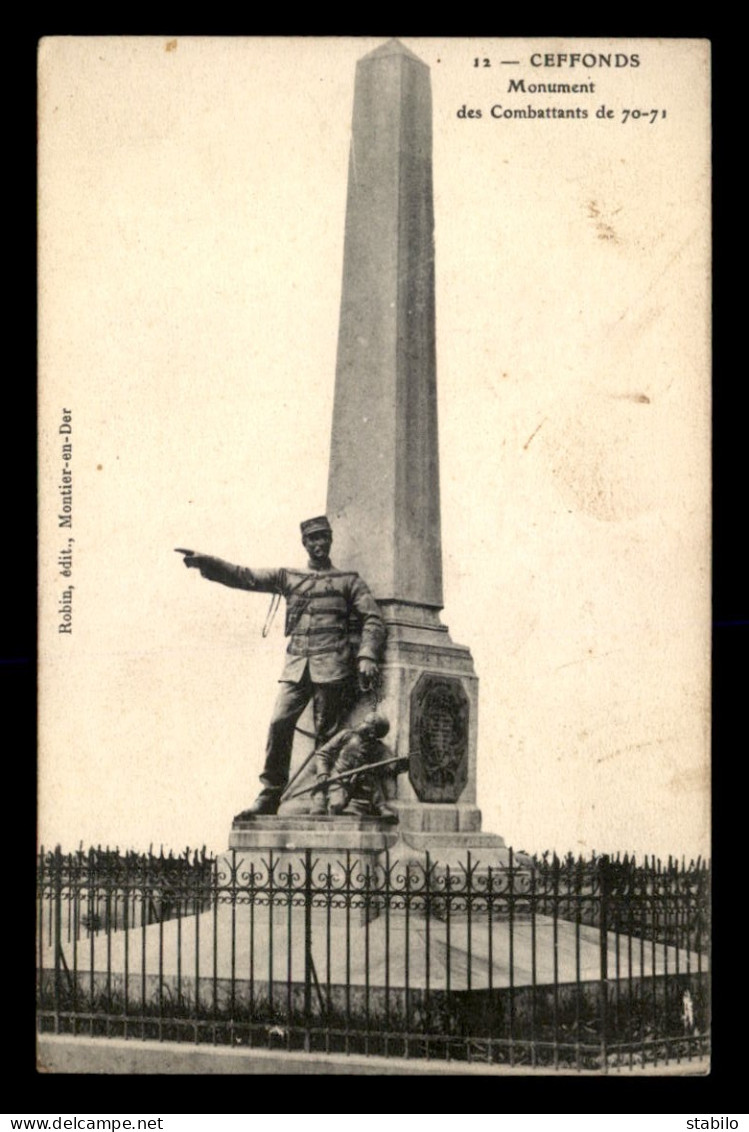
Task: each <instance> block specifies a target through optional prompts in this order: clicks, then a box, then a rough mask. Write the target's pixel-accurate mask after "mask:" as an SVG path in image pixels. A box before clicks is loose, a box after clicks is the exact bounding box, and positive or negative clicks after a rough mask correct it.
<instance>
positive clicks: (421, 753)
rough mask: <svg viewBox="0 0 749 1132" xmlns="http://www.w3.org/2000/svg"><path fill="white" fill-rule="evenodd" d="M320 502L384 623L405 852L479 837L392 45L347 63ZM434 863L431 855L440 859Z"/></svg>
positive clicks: (474, 709) (426, 83) (414, 146)
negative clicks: (338, 266) (333, 337)
mask: <svg viewBox="0 0 749 1132" xmlns="http://www.w3.org/2000/svg"><path fill="white" fill-rule="evenodd" d="M348 177H349V179H348V198H347V207H346V232H345V243H344V261H343V290H342V298H341V318H340V330H339V339H338V359H337V367H336V386H335V405H334V411H333V431H332V441H331V458H330V474H329V480H328V501H327V512H328V515H329V517H330V520H331V523H332V525H333V530H334V539H335V542H334V555H335V561H336V562H340V563H344V564H345V567H346V568H347V569H348V568H351V569H354V570H358V571H359V572H360V573H361V574H362V577H364V578H366V580H367V583H368V584H369V586H370V587H371V589H372V591H373V593H374V595H375V597H376V598H377V599H378V601H379V603H380V606H381V609H382V611H383V615H384V618H385V620H386V623H387V627H388V643H387V650H386V655H385V663H384V689H383V691H384V700H383V705H382V706H383V710H384V711H385V712H386V714H387V715H388V717H389V718H390V721H391V734H390V736H389V741H390V742H392V744H393V745H394V746H395V747H396V748H397V751H398V754H401V755H405V754H408V755H409V757H410V770H409V773H408V775H405V774H404V775H401V777H400V778H399V784H398V799H397V802H396V808H397V810H398V813H399V818H400V826H401V832H402V834H403V837H404V838H405V840H406V842H407V845H408V846H409V847H411V848H413V849H414V850H420V849H422V850H423V849H426V848H432V849H434V848H438V847H442V848H445V847H447V846H454V847H455V848H456V849H461V848H463V849H464V848H471V847H477V848H478V847H484V848H485V849H498V848H501V847H502V846H503V844H504V843H503V841H502V840H501V838H498V837H496V836H494V835H491V834H482V833H480V832H479V831H480V829H481V813H480V811H479V810H478V808H477V806H476V745H477V715H478V679H477V677H476V673H475V671H474V666H473V660H472V658H471V654H470V652H469V650H468V649H467V648H466V647H464V646H462V645H457V644H455V643H454V642H453V641H452V640H451V639H450V636H449V633H448V631H447V628H446V627H445V626H444V625H443V624H442V623H441V621H440V617H439V613H440V610H441V609H442V606H443V598H442V539H441V529H440V491H439V453H438V447H439V446H438V434H437V371H436V349H435V307H434V206H433V191H432V105H431V87H430V78H429V68H428V67H427V65H426V64H425V63H423V62H422V61H421V60H420V59H419V58H417V56H416V55H414V54H413V53H412V52H411V51H409V50H408V49H407V48H406V47H404V46H403V45H402V44H401V43H399V42H398V41H397V40H395V39H392V40H390V41H389V42H388V43H385V44H384V45H383V46H382V47H379V48H377V49H376V50H375V51H372V52H371V53H370V54H369V55H366V56H365V57H364V58H363V59H360V60H359V62H358V64H357V71H356V88H355V93H354V113H353V125H352V131H351V152H350V158H349V174H348ZM443 857H444V854H443Z"/></svg>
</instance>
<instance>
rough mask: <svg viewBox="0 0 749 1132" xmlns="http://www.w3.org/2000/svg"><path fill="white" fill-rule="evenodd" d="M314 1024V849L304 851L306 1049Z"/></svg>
mask: <svg viewBox="0 0 749 1132" xmlns="http://www.w3.org/2000/svg"><path fill="white" fill-rule="evenodd" d="M311 1026H312V850H311V849H305V851H304V1027H305V1030H304V1049H305V1051H306V1052H307V1053H309V1051H310V1029H311Z"/></svg>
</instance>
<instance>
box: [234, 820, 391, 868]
mask: <svg viewBox="0 0 749 1132" xmlns="http://www.w3.org/2000/svg"><path fill="white" fill-rule="evenodd" d="M397 840H398V819H397V818H396V817H381V818H367V817H358V816H357V815H355V814H336V815H335V816H329V815H324V816H319V817H318V816H316V815H313V814H295V813H289V814H283V813H281V814H274V815H269V816H261V815H258V816H257V817H253V818H248V819H247V820H245V821H235V822H234V823H233V825H232V828H231V833H230V834H229V849H230V850H236V851H237V856H240V855H241V856H243V857H244V858H245V860H246V861H247V863H248V864H249V863H250V862H253V861H255V862H257V863H260V861H261V860H266V861H267V860H268V859H269V855H270V854H271V853H272V854H273V859H274V861H275V862H278V865H279V869H280V871H285V870H286V868H288V867H289V866H291V867H292V868H293V869H298V867H299V861H300V858H303V857H304V853H305V850H307V849H310V850H311V851H312V853H313V856H314V859H315V861H316V862H317V864H316V871H324V870H325V869H326V868H327V866H328V865H329V864H330V865H331V866H332V868H333V871H334V872H338V871H339V869H340V866H341V865H344V866H345V864H346V861H347V859H348V860H350V861H351V862H352V863H353V862H354V861H355V860H358V861H359V863H360V866H362V867H364V866H366V865H367V863H369V864H371V865H372V867H374V866H375V865H376V864H377V862H378V860H379V859H380V855H381V854H383V853H385V852H386V851H387V850H388V849H391V848H392V847H393V845H395V843H396V841H397Z"/></svg>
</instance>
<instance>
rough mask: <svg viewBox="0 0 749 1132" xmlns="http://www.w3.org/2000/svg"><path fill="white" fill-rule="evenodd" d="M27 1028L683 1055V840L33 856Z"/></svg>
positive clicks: (524, 1054)
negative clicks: (663, 846)
mask: <svg viewBox="0 0 749 1132" xmlns="http://www.w3.org/2000/svg"><path fill="white" fill-rule="evenodd" d="M37 879H38V892H37V920H38V925H37V926H38V943H37V947H38V1000H39V1001H38V1007H39V1010H38V1017H39V1028H40V1030H41V1031H43V1032H45V1031H47V1032H49V1031H51V1032H56V1033H71V1034H80V1033H86V1034H90V1035H101V1036H124V1037H129V1038H155V1039H158V1040H162V1041H163V1040H177V1041H191V1042H210V1043H214V1044H217V1045H232V1046H246V1047H257V1046H262V1047H265V1048H271V1049H274V1048H277V1049H285V1050H322V1051H327V1052H344V1053H362V1054H365V1055H367V1054H369V1055H374V1054H378V1055H385V1056H399V1057H406V1058H412V1057H419V1058H442V1059H454V1060H461V1061H483V1062H487V1063H494V1064H497V1063H506V1064H509V1065H515V1066H517V1065H528V1066H532V1067H534V1066H544V1067H552V1068H566V1067H574V1068H577V1069H588V1070H589V1069H597V1070H600V1071H604V1072H605V1071H607V1070H609V1069H611V1068H623V1067H629V1068H632V1067H635V1066H638V1065H646V1064H647V1065H655V1066H657V1065H659V1064H663V1063H667V1062H672V1061H685V1060H687V1061H688V1060H692V1059H694V1058H701V1057H704V1056H705V1055H706V1054H707V1051H708V1042H709V981H708V971H709V938H710V935H709V891H710V871H709V867H708V865H707V864H706V863H704V862H702V861H701V860H698V861H696V862H694V861H693V862H690V863H689V865H687V864H685V862H684V861H682V862H681V863H677V862H675V861H672V860H669V862H668V863H667V864H665V865H664V864H662V863H661V862H659V861H654V860H650V861H648V860H646V861H645V862H644V863H641V864H638V863H637V862H636V861H635V860H634V859H633V858H629V857H623V858H622V857H617V858H611V857H608V856H593V857H592V858H590V859H587V860H583V859H581V858H573V857H572V856H569V857H567V858H564V859H560V858H559V857H557V856H556V855H548V854H547V855H544V856H543V857H541V858H534V859H533V860H532V861H530V859H529V858H526V857H522V858H519V857H514V856H513V854H512V853H510V855H509V860H508V861H507V863H506V864H503V865H497V866H490V865H487V864H486V863H485V862H482V861H479V860H476V859H474V858H472V857H471V855H470V854H468V855H467V856H466V860H465V862H464V863H462V864H460V865H458V866H454V865H453V866H452V867H451V866H449V865H445V866H442V865H440V863H439V862H434V861H432V860H430V858H429V857H428V856H427V857H426V858H425V859H424V860H422V861H414V862H407V863H406V862H399V861H394V860H391V859H390V858H389V857H388V856H387V855H383V857H382V858H379V859H378V860H377V861H376V862H375V863H371V862H370V863H363V862H362V860H361V859H360V858H358V857H356V856H355V855H354V854H347V855H345V856H342V857H340V858H338V857H335V858H332V857H320V856H318V854H316V853H315V852H314V851H312V850H306V851H300V853H299V855H298V857H296V858H294V857H291V856H290V855H289V853H286V854H284V855H283V856H274V855H273V854H272V853H268V854H267V855H264V856H263V857H262V859H260V860H253V859H251V856H250V854H249V853H247V852H240V851H233V852H231V853H228V854H226V855H223V856H220V857H218V858H213V859H211V858H208V857H206V856H205V854H203V857H202V858H199V857H198V856H197V855H192V856H191V855H190V854H189V853H188V854H185V855H183V856H182V857H178V858H173V857H171V856H170V857H168V858H165V857H164V856H163V854H162V855H161V856H160V857H156V856H154V855H152V854H144V855H135V854H129V855H126V856H122V855H120V854H118V853H112V852H109V851H102V850H91V851H90V852H89V853H87V854H86V853H81V852H79V853H78V854H72V855H70V854H63V853H62V852H61V851H60V850H59V849H57V850H55V851H53V852H45V851H44V850H42V851H41V852H40V854H39V857H38V873H37Z"/></svg>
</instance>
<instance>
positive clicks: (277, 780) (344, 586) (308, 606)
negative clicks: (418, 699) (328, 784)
mask: <svg viewBox="0 0 749 1132" xmlns="http://www.w3.org/2000/svg"><path fill="white" fill-rule="evenodd" d="M301 530H302V543H303V545H304V547H305V549H306V551H307V554H308V556H309V561H308V565H307V569H306V570H291V569H285V568H281V569H278V570H255V569H249V568H248V567H246V566H233V565H232V564H231V563H230V562H224V561H223V560H222V559H221V558H213V557H211V556H210V555H207V554H198V553H195V552H193V551H185V550H182V551H181V553H183V554H184V555H185V566H188V567H193V568H195V569H197V570H200V573H201V574H202V575H203V577H204V578H208V579H209V580H210V581H212V582H221V583H222V584H223V585H225V586H233V587H235V588H236V589H242V590H255V591H258V592H260V593H271V594H278V595H280V596H281V597H285V598H286V628H285V632H286V636H287V637H288V638H289V644H288V648H287V651H286V664H285V666H284V670H283V672H282V674H281V677H280V684H281V687H280V689H279V692H278V697H277V699H276V705H275V708H274V709H273V716H272V718H271V722H270V729H269V731H268V740H267V743H266V748H265V765H264V767H263V772H262V774H261V775H260V781H261V783H262V787H263V788H262V790H261V791H260V794H259V795H258V797H257V799H256V800H255V802H254V803H253V804H252V805H251V806H250V807H249V809H247V810H244V811H243V812H242V813H241V814H237V818H236V819H235V820H238V819H240V820H241V819H242V818H243V817H246V816H252V815H254V814H275V813H276V812H277V810H278V807H279V805H280V801H281V795H282V794H283V791H284V788H285V786H286V784H287V782H288V780H289V763H290V761H291V748H292V744H293V741H294V730H295V728H296V724H297V722H298V720H299V717H300V716H301V714H302V712H303V711H304V709H305V707H306V706H307V704H308V703H309V702H310V700H312V705H313V714H314V730H315V744H316V746H317V747H318V748H319V747H321V746H322V745H323V744H324V743H325V742H326V741H327V740H328V739H330V738H331V737H332V736H333V735H334V734H335V733H336V732H337V731H338V730H339V728H340V726H341V722H342V718H343V716H344V714H345V712H346V710H347V709H348V707H349V706H351V705H350V703H349V702H348V701H349V693H350V688H351V683H352V677H353V676H355V675H358V686H359V690H360V691H362V692H368V691H370V690H373V689H374V688H375V687H376V684H377V681H378V679H379V661H380V659H381V656H382V651H383V648H384V644H385V625H384V623H383V620H382V617H381V616H380V611H379V609H378V607H377V602H376V601H375V599H374V597H373V596H372V594H371V593H370V591H369V589H368V587H367V586H366V584H365V583H364V582H363V581H362V579H361V578H360V577H359V575H358V574H356V573H353V572H347V571H343V570H336V569H335V567H334V566H333V565H332V564H331V561H330V547H331V544H332V541H333V531H332V529H331V526H330V523H329V522H328V519H327V517H326V516H325V515H319V516H317V518H314V519H307V520H306V521H305V522H303V523H302V524H301Z"/></svg>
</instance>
